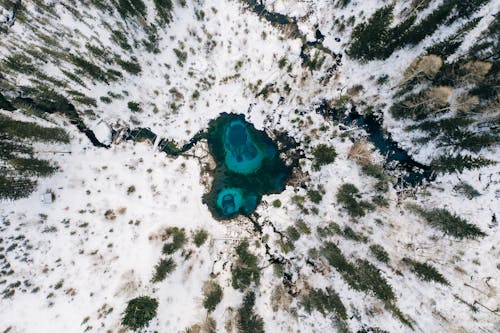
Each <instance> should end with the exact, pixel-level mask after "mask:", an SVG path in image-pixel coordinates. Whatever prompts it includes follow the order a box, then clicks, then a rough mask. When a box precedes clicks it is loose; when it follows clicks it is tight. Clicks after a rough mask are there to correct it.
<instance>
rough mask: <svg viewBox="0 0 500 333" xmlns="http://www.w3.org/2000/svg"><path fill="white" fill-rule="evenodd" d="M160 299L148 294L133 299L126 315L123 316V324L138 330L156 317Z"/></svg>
mask: <svg viewBox="0 0 500 333" xmlns="http://www.w3.org/2000/svg"><path fill="white" fill-rule="evenodd" d="M157 309H158V301H157V300H156V299H154V298H151V297H148V296H140V297H137V298H134V299H131V300H130V301H129V302H128V304H127V308H126V309H125V316H124V317H123V318H122V325H124V326H127V327H129V328H130V329H131V330H133V331H138V330H140V329H142V328H144V327H146V326H147V324H148V323H149V322H150V321H151V319H153V318H154V317H156V310H157Z"/></svg>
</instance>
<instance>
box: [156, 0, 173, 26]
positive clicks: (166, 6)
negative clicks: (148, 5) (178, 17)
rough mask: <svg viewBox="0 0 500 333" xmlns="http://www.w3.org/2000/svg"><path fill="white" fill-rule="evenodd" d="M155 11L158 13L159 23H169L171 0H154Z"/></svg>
mask: <svg viewBox="0 0 500 333" xmlns="http://www.w3.org/2000/svg"><path fill="white" fill-rule="evenodd" d="M154 4H155V8H156V12H157V13H158V18H157V20H158V22H160V25H165V24H168V23H170V21H171V20H172V9H173V3H172V0H154Z"/></svg>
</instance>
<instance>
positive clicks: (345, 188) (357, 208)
mask: <svg viewBox="0 0 500 333" xmlns="http://www.w3.org/2000/svg"><path fill="white" fill-rule="evenodd" d="M358 198H360V195H359V190H358V189H357V187H356V186H354V185H353V184H350V183H344V184H342V186H340V188H339V190H338V191H337V201H338V202H339V203H340V204H341V205H342V206H343V207H344V208H345V209H346V210H347V212H348V213H349V215H350V216H352V217H357V216H365V215H366V210H371V209H373V208H374V207H373V205H372V204H370V203H369V202H367V201H362V200H358Z"/></svg>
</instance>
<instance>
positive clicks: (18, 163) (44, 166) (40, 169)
mask: <svg viewBox="0 0 500 333" xmlns="http://www.w3.org/2000/svg"><path fill="white" fill-rule="evenodd" d="M8 163H9V164H10V165H12V166H13V167H14V169H16V171H18V172H20V173H22V174H23V175H26V176H40V177H47V176H50V175H52V174H53V173H54V172H56V170H57V168H56V167H54V166H52V165H51V164H50V162H49V161H46V160H39V159H36V158H23V157H15V158H11V159H9V160H8Z"/></svg>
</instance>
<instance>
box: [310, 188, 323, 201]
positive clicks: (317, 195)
mask: <svg viewBox="0 0 500 333" xmlns="http://www.w3.org/2000/svg"><path fill="white" fill-rule="evenodd" d="M307 197H308V198H309V200H311V201H312V202H313V203H315V204H319V203H320V202H321V200H323V194H322V193H321V192H320V191H318V190H309V191H307Z"/></svg>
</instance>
